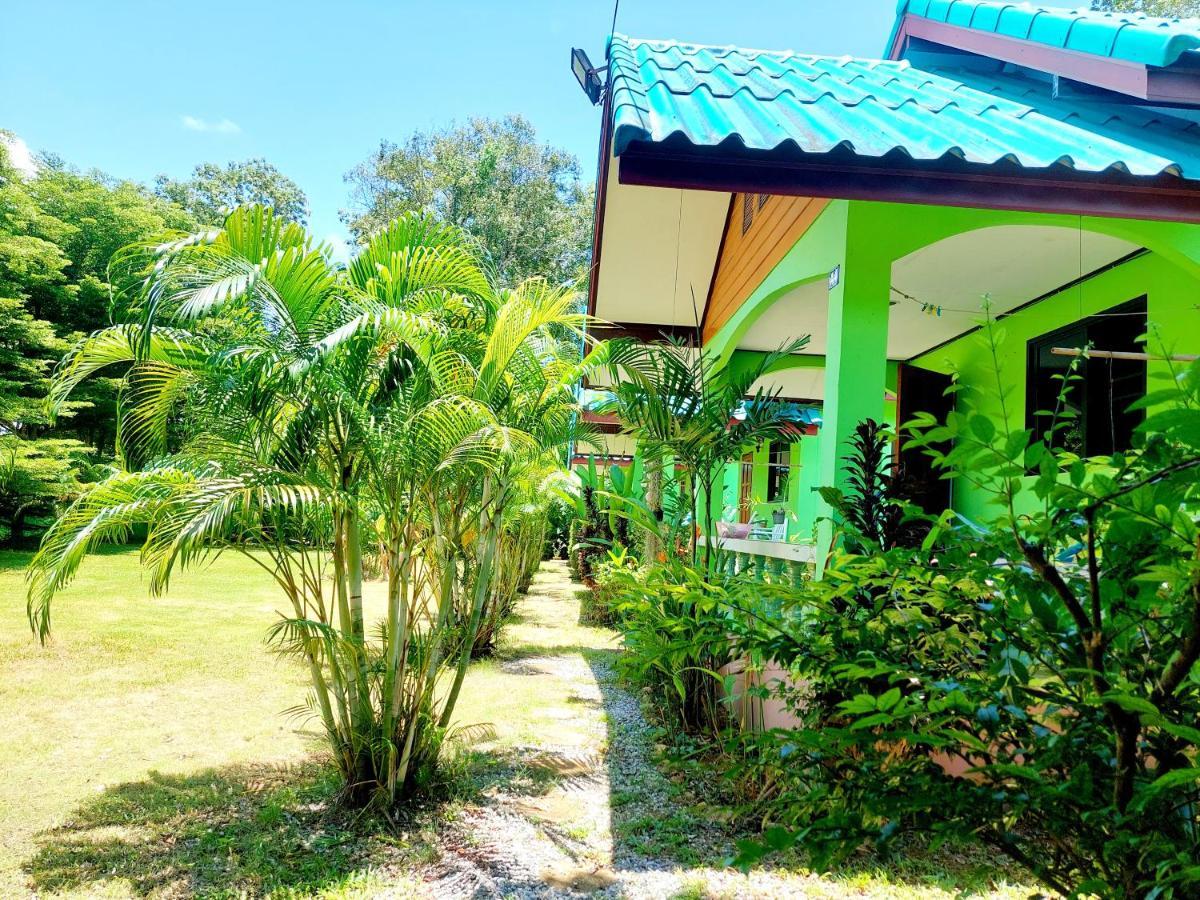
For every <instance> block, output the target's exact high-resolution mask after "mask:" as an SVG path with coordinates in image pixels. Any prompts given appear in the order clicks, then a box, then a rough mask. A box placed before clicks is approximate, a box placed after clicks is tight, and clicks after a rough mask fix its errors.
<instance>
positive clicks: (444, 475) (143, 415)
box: [29, 207, 585, 805]
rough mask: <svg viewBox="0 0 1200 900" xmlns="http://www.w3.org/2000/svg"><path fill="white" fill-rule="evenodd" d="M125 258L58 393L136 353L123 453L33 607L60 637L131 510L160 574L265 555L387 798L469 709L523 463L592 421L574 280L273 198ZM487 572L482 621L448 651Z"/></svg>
mask: <svg viewBox="0 0 1200 900" xmlns="http://www.w3.org/2000/svg"><path fill="white" fill-rule="evenodd" d="M113 278H114V283H117V284H120V285H122V286H123V292H122V295H121V304H122V305H123V306H124V307H125V308H126V309H127V310H128V318H129V320H130V321H129V322H128V323H126V324H122V325H117V326H114V327H112V328H109V329H105V330H103V331H100V332H97V333H95V334H93V335H91V336H89V337H88V338H86V339H84V340H83V341H81V342H80V344H79V345H77V346H76V347H75V348H74V350H73V351H72V352H71V353H70V354H68V356H67V357H66V358H65V359H64V361H63V363H62V364H61V365H60V367H59V369H58V371H57V373H56V378H55V384H54V389H53V393H52V403H53V404H59V405H61V404H62V403H63V402H65V401H66V398H67V397H68V396H69V395H70V392H71V391H72V390H73V388H74V387H75V386H77V385H78V384H79V383H80V382H82V381H83V380H84V379H85V378H87V377H89V376H91V375H92V374H94V373H96V372H98V371H101V370H103V369H106V368H107V367H109V366H120V367H123V368H124V369H125V374H124V389H123V392H122V403H121V422H120V455H121V460H122V461H123V462H124V463H125V464H126V467H125V469H123V470H122V471H120V472H118V473H116V474H114V475H113V476H112V477H110V478H108V479H106V480H105V481H103V482H101V483H99V484H98V485H96V486H95V487H94V488H93V489H92V490H90V491H88V492H87V493H85V494H84V495H83V496H82V497H80V499H79V500H78V501H77V502H76V503H75V504H73V505H72V507H70V508H69V509H68V510H67V511H66V512H65V513H64V515H63V516H62V518H61V519H60V520H59V521H58V522H57V523H56V524H55V525H54V526H53V527H52V528H51V529H50V530H49V532H48V533H47V534H46V537H45V539H44V541H43V545H42V548H41V550H40V551H39V553H38V555H37V556H36V557H35V559H34V561H33V563H32V564H31V568H30V586H29V612H30V619H31V622H32V623H33V624H34V627H35V628H36V629H37V630H38V632H39V633H40V634H41V635H42V636H43V638H44V637H45V636H46V634H47V633H48V630H49V625H50V610H51V605H52V599H53V597H54V595H55V593H56V592H57V591H58V590H59V589H61V588H62V587H63V586H64V585H65V584H67V583H68V582H69V581H70V579H71V577H72V576H73V575H74V573H75V571H76V570H77V569H78V566H79V565H80V563H81V562H82V559H83V558H84V556H85V554H86V553H87V551H88V550H89V549H91V548H92V547H94V546H96V545H97V544H98V543H100V542H103V541H108V540H120V539H125V538H127V537H129V535H130V534H131V529H132V527H133V526H135V525H144V526H146V528H147V532H146V534H147V536H146V539H145V541H144V544H143V559H144V560H145V562H146V564H147V566H148V567H149V568H150V570H151V573H152V578H151V587H152V590H154V591H162V590H165V589H166V588H167V587H168V584H169V580H170V576H171V574H172V572H173V571H174V569H175V568H176V567H177V566H185V567H186V566H189V565H194V564H197V563H200V562H202V561H204V560H206V559H209V558H210V557H212V556H213V555H215V554H219V553H221V552H225V551H227V550H233V551H236V552H241V553H245V554H247V555H248V556H249V557H250V558H251V559H253V560H254V561H255V562H256V563H258V564H259V565H260V566H262V567H263V568H264V569H266V571H268V572H269V573H270V574H271V576H272V577H273V578H274V579H275V581H276V582H277V583H278V585H279V586H280V588H281V590H282V591H283V593H284V595H285V596H286V597H287V599H288V601H289V603H290V604H291V614H290V615H288V616H285V617H283V618H281V619H280V621H279V622H278V623H277V624H276V625H275V627H274V628H273V629H272V631H271V637H272V640H273V641H274V643H275V645H276V646H277V647H278V649H279V650H280V651H281V652H284V653H288V654H292V655H294V656H296V657H298V658H299V659H301V660H302V661H303V663H304V664H305V665H306V666H307V668H308V670H309V673H310V676H311V681H312V696H311V698H310V702H309V704H308V707H307V708H308V709H309V710H311V712H312V713H314V714H315V715H316V716H318V717H319V718H320V720H321V721H322V723H323V725H324V728H325V731H326V734H327V735H328V738H329V742H330V746H331V749H332V751H333V755H334V759H335V761H336V763H337V765H338V768H339V770H340V771H341V773H342V775H343V777H344V779H345V782H346V797H347V799H348V800H350V801H351V802H354V803H375V804H380V805H390V804H392V803H394V802H395V801H396V800H397V799H398V798H401V797H403V796H405V795H407V794H408V793H410V792H411V791H413V790H416V789H419V788H420V787H421V786H422V784H424V783H425V782H426V780H427V779H428V777H429V776H430V774H431V772H432V770H433V768H434V766H435V765H436V762H437V759H438V753H439V748H440V746H441V743H442V741H443V740H444V738H445V736H446V734H447V733H448V729H449V726H450V723H451V721H452V717H453V710H454V706H455V703H456V701H457V698H458V696H459V692H460V691H461V689H462V684H463V679H464V676H465V670H466V665H467V662H468V661H469V649H470V646H471V645H472V644H473V643H474V635H475V631H476V630H477V629H478V627H479V622H480V617H481V615H482V612H483V600H484V598H486V597H487V596H488V595H489V593H490V592H491V591H492V590H493V580H494V573H493V568H492V562H493V560H494V559H495V554H496V551H497V547H498V545H499V541H500V536H501V531H502V528H503V522H504V520H505V516H506V515H508V514H509V513H510V508H511V504H512V502H513V498H514V497H517V496H518V493H517V491H516V485H517V484H518V483H519V479H520V478H521V476H522V474H523V473H525V472H527V471H528V470H529V469H530V467H531V466H534V465H541V464H543V463H544V460H545V458H546V455H547V453H548V452H551V451H552V450H553V448H554V447H555V446H556V445H557V442H558V441H561V440H563V439H564V436H565V435H566V433H567V430H566V428H565V427H564V423H566V424H569V423H570V422H571V421H572V420H573V416H572V409H573V404H574V395H573V393H572V391H571V390H570V386H571V382H570V381H569V380H568V379H572V378H575V379H577V378H578V375H579V370H580V368H581V366H582V365H585V364H581V363H579V362H578V361H577V360H574V359H570V358H568V359H567V360H562V359H560V358H559V356H558V355H557V351H558V350H559V349H560V347H559V344H558V342H557V339H556V338H555V335H561V334H577V333H578V332H579V331H580V329H581V327H582V324H583V319H582V317H581V316H579V315H578V314H575V313H573V312H571V308H572V299H573V298H572V292H571V291H570V290H568V289H553V288H550V287H549V286H547V285H545V284H544V283H543V282H540V281H535V282H530V283H527V284H525V285H522V286H520V287H518V288H517V289H515V290H513V291H505V292H498V291H495V290H493V288H492V286H491V285H490V284H489V282H488V279H487V277H486V275H485V274H484V269H483V267H482V266H481V264H480V261H479V257H478V254H477V252H476V250H475V248H474V246H473V245H472V244H471V243H470V242H469V241H468V240H467V238H466V237H465V236H464V235H463V234H462V233H461V232H460V231H458V230H457V229H454V228H449V227H446V226H443V225H439V224H437V223H435V222H432V221H431V220H429V219H427V218H423V217H419V216H411V217H406V218H403V219H400V220H397V221H396V222H394V223H392V224H391V225H390V226H389V227H388V228H387V229H385V230H384V231H383V232H381V233H380V234H378V235H376V236H375V237H374V238H373V239H372V240H371V241H370V242H369V243H368V245H367V246H366V247H365V248H364V249H363V251H362V252H361V253H360V254H359V255H358V257H356V259H355V260H354V262H353V263H352V264H351V265H350V266H349V267H348V268H347V269H342V268H340V267H338V266H336V265H335V264H333V263H332V261H331V259H330V257H329V254H328V252H327V250H326V249H325V248H323V247H319V246H315V245H314V244H313V243H312V241H311V239H310V238H309V236H308V235H307V234H306V233H305V232H304V230H303V229H302V228H300V227H299V226H297V225H294V224H289V223H284V222H282V221H281V220H279V219H277V218H276V217H275V216H274V214H273V213H272V212H271V211H270V210H269V209H266V208H263V207H245V208H240V209H238V210H235V211H234V212H233V213H231V214H230V216H229V217H228V218H227V219H226V222H225V224H224V227H223V228H222V229H220V230H218V231H213V232H207V233H203V234H199V235H190V236H184V235H176V236H172V237H171V239H169V240H165V241H163V242H160V243H157V244H152V245H138V246H133V247H130V248H127V250H126V251H124V252H123V253H122V254H121V255H120V256H119V258H118V259H117V261H116V263H115V268H114V274H113ZM365 547H377V548H379V549H380V553H381V556H382V558H383V560H384V563H385V569H386V573H387V603H386V614H385V616H384V617H383V620H382V621H381V622H380V624H379V628H378V631H377V633H368V630H367V628H366V622H365V616H364V610H363V599H362V598H363V590H362V585H363V578H364V574H363V571H364V570H363V555H364V548H365ZM466 548H469V551H470V555H471V556H473V565H471V566H468V565H466V564H465V563H466V562H467V556H468V553H467V552H466ZM468 571H470V572H471V573H472V575H473V578H472V583H471V584H470V585H469V588H470V590H471V591H472V593H473V596H472V602H471V610H472V615H471V618H470V621H469V623H468V631H469V640H467V641H466V644H467V650H466V652H464V653H463V654H462V655H460V657H459V659H458V660H457V661H454V660H449V659H448V658H447V651H448V649H451V648H449V644H448V641H449V640H450V636H451V631H452V629H453V628H454V627H455V623H454V621H453V617H452V615H451V614H452V612H453V610H454V609H455V606H456V603H460V602H461V600H462V598H463V596H464V593H465V592H466V590H467V589H468V585H467V584H466V583H465V581H464V576H465V574H466V573H467V572H468ZM450 662H454V663H455V664H454V665H453V666H450V665H449V663H450ZM443 676H445V677H443ZM446 681H449V684H448V685H446V684H444V682H446ZM443 688H444V689H443Z"/></svg>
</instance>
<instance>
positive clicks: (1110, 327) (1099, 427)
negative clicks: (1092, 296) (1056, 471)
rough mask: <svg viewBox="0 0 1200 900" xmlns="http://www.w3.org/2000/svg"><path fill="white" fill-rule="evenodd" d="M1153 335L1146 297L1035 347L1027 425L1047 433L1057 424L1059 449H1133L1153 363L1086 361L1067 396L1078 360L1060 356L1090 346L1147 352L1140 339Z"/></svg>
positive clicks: (1091, 451)
mask: <svg viewBox="0 0 1200 900" xmlns="http://www.w3.org/2000/svg"><path fill="white" fill-rule="evenodd" d="M1145 331H1146V298H1145V297H1140V298H1138V299H1137V300H1131V301H1130V302H1128V303H1122V304H1121V305H1120V306H1114V307H1113V308H1112V309H1107V310H1105V311H1104V312H1102V313H1100V314H1098V315H1095V316H1090V317H1089V318H1086V319H1083V320H1082V321H1079V322H1075V323H1073V324H1071V325H1068V326H1066V327H1065V328H1059V329H1057V330H1055V331H1051V332H1049V333H1047V334H1043V335H1041V336H1040V337H1036V338H1034V339H1033V340H1031V341H1029V343H1028V348H1027V354H1028V355H1027V359H1028V368H1027V373H1026V374H1027V381H1026V399H1025V427H1026V428H1032V429H1033V430H1034V432H1035V433H1036V434H1038V435H1041V434H1043V433H1044V432H1046V431H1047V430H1048V429H1049V428H1050V426H1051V424H1052V422H1055V421H1057V422H1058V425H1059V427H1058V428H1057V429H1056V430H1055V433H1054V435H1053V436H1052V438H1051V443H1052V444H1053V446H1055V447H1058V448H1061V449H1063V450H1070V451H1072V452H1075V453H1079V454H1080V455H1082V456H1097V455H1106V454H1109V453H1114V452H1118V451H1122V450H1128V449H1129V448H1130V447H1131V446H1132V444H1133V432H1134V430H1135V429H1136V428H1137V426H1138V425H1140V424H1141V422H1142V419H1143V418H1144V415H1145V414H1144V413H1143V412H1142V411H1141V410H1132V411H1131V410H1130V409H1129V405H1130V404H1131V403H1133V402H1134V401H1135V400H1137V399H1139V398H1140V397H1142V396H1143V395H1145V393H1146V362H1145V360H1137V359H1101V358H1097V357H1092V358H1090V359H1084V360H1081V361H1080V363H1079V365H1078V366H1077V367H1076V369H1075V374H1076V375H1077V376H1078V377H1076V378H1074V379H1072V380H1071V381H1070V383H1068V384H1067V386H1066V389H1065V390H1063V378H1064V376H1066V374H1067V372H1068V371H1069V370H1070V367H1071V362H1072V360H1073V359H1074V357H1072V356H1065V355H1060V354H1056V353H1054V352H1053V351H1054V349H1055V348H1061V349H1071V350H1083V349H1085V348H1088V347H1090V348H1092V349H1093V350H1112V351H1124V352H1132V353H1141V352H1144V350H1145V348H1144V346H1143V345H1142V343H1141V342H1140V339H1141V337H1142V335H1144V334H1145ZM1060 392H1061V393H1062V401H1061V405H1060V400H1059V394H1060ZM1056 408H1057V409H1058V418H1057V420H1055V418H1054V413H1055V410H1056Z"/></svg>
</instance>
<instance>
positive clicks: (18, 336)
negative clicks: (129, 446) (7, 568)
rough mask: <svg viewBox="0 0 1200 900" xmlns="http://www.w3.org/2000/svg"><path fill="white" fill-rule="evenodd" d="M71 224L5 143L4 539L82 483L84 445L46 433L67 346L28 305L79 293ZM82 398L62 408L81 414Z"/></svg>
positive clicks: (0, 290)
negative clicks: (43, 199)
mask: <svg viewBox="0 0 1200 900" xmlns="http://www.w3.org/2000/svg"><path fill="white" fill-rule="evenodd" d="M67 231H68V229H67V228H66V226H65V225H64V224H63V223H62V222H60V221H59V220H57V219H55V218H54V217H53V216H50V215H47V214H46V213H45V212H43V211H42V210H41V209H40V208H39V206H38V204H37V203H36V202H35V200H34V198H33V197H32V196H31V195H30V193H29V192H28V191H27V190H26V186H25V183H24V180H23V179H22V177H21V175H20V173H18V172H17V170H16V169H15V168H14V167H13V166H12V165H11V164H10V163H9V159H8V151H7V149H6V147H5V144H4V143H3V142H0V543H7V542H10V541H13V540H20V539H21V537H22V536H23V533H24V531H25V528H26V526H27V525H30V524H33V523H36V522H37V520H38V519H45V518H46V517H48V516H49V515H51V514H52V513H53V511H54V509H55V506H56V504H57V503H59V502H61V501H63V500H65V499H68V498H69V497H70V496H71V495H72V494H73V492H74V491H75V490H77V489H78V487H79V481H78V475H79V474H80V472H81V471H82V470H83V469H84V468H85V466H84V461H85V457H86V449H87V448H86V447H85V446H84V445H83V444H81V443H79V442H78V441H75V440H71V439H59V438H54V437H50V436H48V432H49V422H48V417H47V414H46V411H45V408H44V402H43V401H44V398H45V395H46V389H47V385H48V376H49V373H50V370H51V369H52V368H53V366H54V363H55V361H57V359H58V358H59V357H60V356H61V355H62V353H63V352H64V351H65V350H66V349H67V346H68V344H67V342H66V341H64V340H63V339H62V338H60V337H59V336H58V334H57V332H56V329H55V327H54V325H52V324H51V323H50V322H47V321H45V320H43V319H40V318H37V317H35V316H34V315H33V313H32V312H31V311H30V307H31V302H32V301H33V300H35V299H37V300H40V301H42V302H43V304H51V305H58V304H65V303H67V302H69V301H70V300H71V299H72V298H73V297H74V295H75V291H73V290H72V288H73V287H75V286H74V285H72V284H71V283H70V279H69V276H68V274H67V270H68V268H69V266H70V260H69V259H68V258H67V257H66V255H65V254H64V253H63V251H62V248H61V247H60V246H59V245H58V244H56V243H55V242H54V241H52V240H47V239H46V238H44V237H39V236H38V235H39V233H41V234H47V235H53V236H55V237H58V238H59V239H63V238H64V237H65V235H66V234H67ZM81 405H86V404H80V403H79V402H78V401H77V402H75V403H74V404H72V405H71V406H70V407H69V408H67V409H66V410H64V411H65V412H67V413H68V414H70V413H73V412H77V411H78V409H79V407H80V406H81Z"/></svg>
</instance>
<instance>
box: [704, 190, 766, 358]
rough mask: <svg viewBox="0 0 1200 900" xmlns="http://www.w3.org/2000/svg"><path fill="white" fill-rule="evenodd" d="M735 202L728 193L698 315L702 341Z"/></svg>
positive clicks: (733, 197)
mask: <svg viewBox="0 0 1200 900" xmlns="http://www.w3.org/2000/svg"><path fill="white" fill-rule="evenodd" d="M736 202H737V194H730V195H729V208H728V209H727V210H726V211H725V224H724V225H723V226H722V228H721V243H720V244H718V245H717V258H716V259H714V260H713V269H712V275H710V276H709V277H708V293H707V294H705V296H704V313H703V314H702V315H701V316H700V339H701V341H702V342H703V341H704V340H705V339H706V338H705V336H706V335H707V334H708V311H709V310H710V309H712V300H713V288H715V287H716V284H717V275H718V273H719V272H720V271H721V259H722V258H723V257H724V256H725V239H726V238H727V237H728V236H729V224H730V223H731V222H732V221H733V205H734V203H736ZM759 208H760V209H761V208H762V207H759Z"/></svg>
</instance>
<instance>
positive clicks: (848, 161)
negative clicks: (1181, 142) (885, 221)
mask: <svg viewBox="0 0 1200 900" xmlns="http://www.w3.org/2000/svg"><path fill="white" fill-rule="evenodd" d="M618 177H619V179H620V181H621V183H622V184H633V185H642V186H647V187H666V188H679V189H683V190H702V191H703V190H707V191H728V192H745V193H767V194H786V195H789V196H794V197H829V198H836V199H843V200H874V201H879V202H890V203H919V204H931V205H935V206H960V207H968V208H982V209H1001V210H1011V211H1018V212H1042V213H1058V214H1066V215H1088V216H1107V217H1112V218H1123V219H1156V220H1162V221H1170V222H1189V223H1200V182H1197V181H1189V180H1185V179H1182V178H1178V177H1176V176H1172V175H1158V176H1154V177H1134V176H1128V175H1120V174H1117V173H1103V174H1088V173H1082V172H1076V173H1071V172H1067V171H1063V172H1061V173H1059V172H1057V171H1056V172H1053V173H1051V172H1050V171H1049V170H1046V169H1040V170H1031V169H1026V168H1023V167H1021V166H1018V165H1015V164H1012V163H1007V162H1002V163H996V164H994V165H981V164H976V163H966V162H963V161H961V160H955V159H952V158H948V157H942V158H941V159H937V160H931V161H923V160H922V161H918V160H913V159H911V158H910V157H908V156H906V155H905V154H902V153H898V152H896V153H891V154H888V156H886V157H881V158H861V157H855V156H853V154H850V153H845V152H843V153H836V152H835V153H833V154H804V153H799V152H797V151H795V150H782V151H771V152H755V151H748V150H740V151H739V150H733V149H731V148H727V147H696V146H694V145H692V144H689V143H687V142H683V141H681V142H678V143H672V144H671V145H670V146H668V144H666V143H663V144H647V143H645V142H635V143H634V144H631V145H630V147H629V149H628V150H626V152H625V153H624V154H622V155H621V157H620V168H619V170H618Z"/></svg>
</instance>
